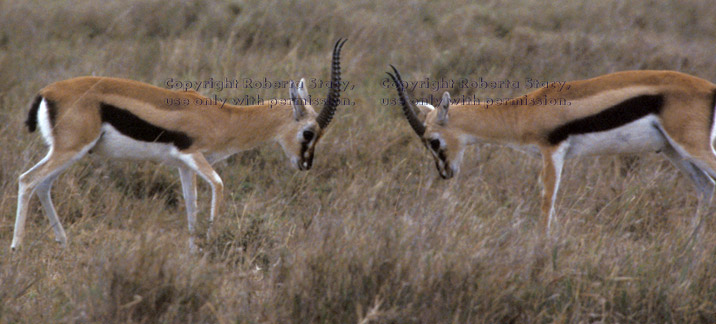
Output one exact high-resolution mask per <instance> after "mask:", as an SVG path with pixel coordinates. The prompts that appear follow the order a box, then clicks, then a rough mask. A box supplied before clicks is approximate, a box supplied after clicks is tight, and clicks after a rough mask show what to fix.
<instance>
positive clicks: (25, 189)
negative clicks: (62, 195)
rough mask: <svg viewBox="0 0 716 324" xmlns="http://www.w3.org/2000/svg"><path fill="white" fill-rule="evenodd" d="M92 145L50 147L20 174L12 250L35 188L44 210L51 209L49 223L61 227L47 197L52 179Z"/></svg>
mask: <svg viewBox="0 0 716 324" xmlns="http://www.w3.org/2000/svg"><path fill="white" fill-rule="evenodd" d="M95 142H96V141H95ZM93 145H94V142H93V143H91V144H90V145H87V146H86V147H85V148H83V149H81V150H79V151H65V152H57V151H55V150H54V149H53V148H50V152H49V153H48V154H47V156H46V157H45V158H44V159H42V161H40V162H39V163H37V164H36V165H35V166H33V167H32V168H31V169H30V170H28V171H26V172H25V173H23V174H22V175H20V178H19V181H18V182H19V184H18V193H17V214H16V215H15V229H14V232H13V236H12V244H11V245H10V247H11V248H12V249H13V250H15V249H17V248H18V247H20V245H21V244H22V239H23V237H24V235H25V221H26V219H27V212H28V206H29V204H30V198H31V197H32V194H33V193H34V192H35V190H36V189H41V190H40V192H39V193H38V195H40V200H41V201H45V202H44V203H43V206H45V212H47V209H48V207H51V208H49V209H51V211H52V212H53V213H52V214H49V213H48V214H47V217H48V219H50V222H51V223H53V222H56V223H57V226H59V227H60V229H61V227H62V225H60V223H59V220H58V219H57V215H56V214H55V213H54V207H52V202H51V201H50V197H49V195H50V193H49V189H50V186H51V184H52V180H54V178H55V177H57V175H59V174H60V173H61V172H62V171H63V170H64V169H66V168H67V167H69V166H70V165H71V164H72V163H73V162H74V161H77V160H78V159H79V158H81V157H82V156H83V155H85V154H86V153H87V151H88V150H89V149H90V148H91V147H92V146H93ZM48 202H49V204H48ZM53 227H54V226H53ZM61 231H62V233H63V234H64V229H61ZM57 232H58V230H57V229H56V230H55V233H56V234H57Z"/></svg>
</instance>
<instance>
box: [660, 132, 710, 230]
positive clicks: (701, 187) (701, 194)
mask: <svg viewBox="0 0 716 324" xmlns="http://www.w3.org/2000/svg"><path fill="white" fill-rule="evenodd" d="M662 153H663V154H664V156H666V158H667V159H669V161H671V163H672V164H673V165H674V166H676V167H677V168H678V169H679V170H680V171H682V172H683V173H685V174H686V175H688V176H689V179H691V183H693V185H694V187H695V188H696V191H697V192H698V199H699V203H698V206H697V207H696V214H695V215H694V218H693V220H692V228H693V231H692V233H691V237H692V238H693V237H695V236H696V235H697V233H698V232H699V230H700V228H701V224H702V223H703V220H704V214H705V213H706V212H707V211H708V210H709V206H710V205H711V199H712V197H713V193H714V189H715V187H716V183H714V180H713V179H712V178H711V177H710V176H709V175H708V173H707V171H705V170H702V169H701V168H699V167H698V166H697V165H696V164H694V163H693V162H691V161H689V160H688V159H686V158H684V157H683V156H682V155H681V154H679V152H677V151H676V150H675V149H674V148H673V147H672V146H670V145H669V146H667V147H666V148H664V150H663V151H662Z"/></svg>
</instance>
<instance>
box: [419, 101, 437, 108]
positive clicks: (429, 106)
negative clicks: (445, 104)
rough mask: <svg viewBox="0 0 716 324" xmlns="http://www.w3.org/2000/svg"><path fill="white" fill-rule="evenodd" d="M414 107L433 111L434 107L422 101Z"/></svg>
mask: <svg viewBox="0 0 716 324" xmlns="http://www.w3.org/2000/svg"><path fill="white" fill-rule="evenodd" d="M415 105H417V106H423V107H428V108H429V109H430V110H435V106H433V105H431V104H429V103H427V102H424V101H418V102H416V103H415Z"/></svg>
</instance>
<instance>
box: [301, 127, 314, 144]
mask: <svg viewBox="0 0 716 324" xmlns="http://www.w3.org/2000/svg"><path fill="white" fill-rule="evenodd" d="M313 135H314V134H313V131H310V130H305V131H303V139H305V140H306V142H308V141H310V140H311V139H313Z"/></svg>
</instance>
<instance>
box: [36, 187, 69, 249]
mask: <svg viewBox="0 0 716 324" xmlns="http://www.w3.org/2000/svg"><path fill="white" fill-rule="evenodd" d="M58 175H59V173H55V174H53V175H52V176H51V177H49V178H47V179H46V180H45V181H43V182H42V183H40V184H39V185H38V186H37V189H36V190H35V193H37V197H38V198H40V203H42V208H43V209H44V211H45V216H47V220H48V221H49V222H50V226H52V230H53V231H54V232H55V241H56V242H58V243H60V244H61V245H62V246H63V247H65V246H67V234H65V229H64V228H62V223H60V219H59V218H57V211H55V206H54V205H53V204H52V197H51V196H50V189H52V183H53V182H54V181H55V179H57V176H58Z"/></svg>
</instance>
